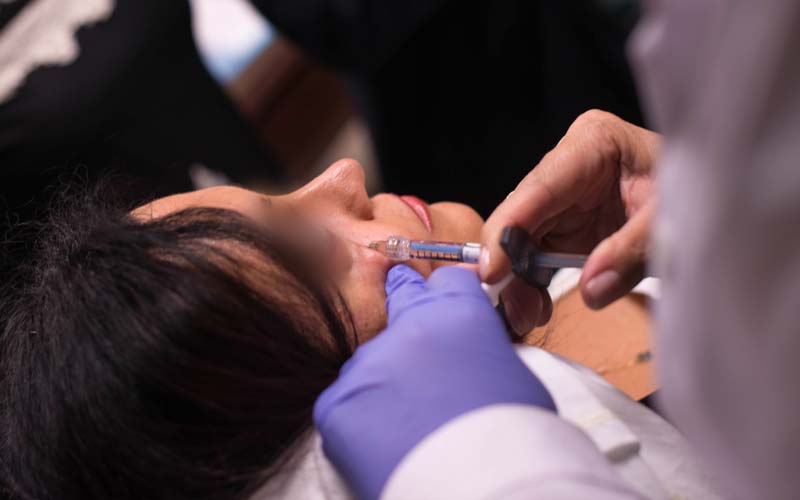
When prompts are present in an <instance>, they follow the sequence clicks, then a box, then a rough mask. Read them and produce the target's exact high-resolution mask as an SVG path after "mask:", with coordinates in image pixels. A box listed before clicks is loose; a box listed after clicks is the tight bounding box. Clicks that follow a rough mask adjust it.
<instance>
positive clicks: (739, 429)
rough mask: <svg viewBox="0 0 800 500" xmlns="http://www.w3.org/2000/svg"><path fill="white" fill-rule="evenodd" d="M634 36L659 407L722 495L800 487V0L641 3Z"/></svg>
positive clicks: (765, 494)
mask: <svg viewBox="0 0 800 500" xmlns="http://www.w3.org/2000/svg"><path fill="white" fill-rule="evenodd" d="M650 5H651V7H653V8H652V10H651V11H650V13H649V15H648V16H647V17H646V18H645V20H644V22H643V24H642V26H641V28H640V30H639V32H638V34H637V35H636V36H635V38H634V40H635V42H634V45H633V48H634V51H633V55H634V57H635V59H636V62H637V66H638V70H639V76H640V82H641V83H642V84H643V86H642V87H643V88H642V95H643V96H645V97H646V99H647V101H648V109H649V111H650V112H651V116H652V117H653V118H654V119H655V123H656V125H657V126H658V128H659V129H660V130H661V131H663V132H665V143H664V157H663V160H662V163H661V165H660V166H659V175H660V177H661V179H660V189H661V192H660V195H661V198H660V214H659V220H658V223H657V227H656V237H655V241H654V243H655V250H656V254H657V255H656V274H657V275H659V276H660V277H661V278H662V300H661V302H660V304H659V309H658V310H657V314H656V328H657V330H656V331H657V343H658V351H657V356H658V358H659V360H660V362H659V366H660V369H661V380H662V383H663V395H662V397H663V399H662V402H663V404H664V408H665V409H666V410H667V411H668V412H669V413H671V414H672V417H673V420H674V421H675V422H676V423H677V424H678V426H679V427H680V428H681V429H682V430H683V431H684V432H685V433H686V434H687V435H688V437H689V439H690V441H692V442H693V443H695V444H696V445H697V446H698V447H699V448H700V450H701V451H702V452H704V453H705V454H706V457H707V458H708V459H709V460H708V461H709V463H711V464H713V465H714V466H715V467H716V468H717V469H718V470H717V472H718V473H719V475H720V477H722V478H723V479H724V480H725V482H726V483H728V486H729V487H730V494H731V497H736V498H776V499H777V498H796V496H797V492H798V491H800V474H798V473H797V467H798V464H800V425H798V422H800V417H798V415H800V384H799V383H798V381H800V56H799V54H800V2H797V1H786V0H759V1H757V2H746V1H740V2H730V1H724V0H717V1H708V2H705V1H704V2H700V1H698V0H670V1H661V2H652V3H651V4H650Z"/></svg>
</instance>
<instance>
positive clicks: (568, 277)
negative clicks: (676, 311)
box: [547, 268, 661, 302]
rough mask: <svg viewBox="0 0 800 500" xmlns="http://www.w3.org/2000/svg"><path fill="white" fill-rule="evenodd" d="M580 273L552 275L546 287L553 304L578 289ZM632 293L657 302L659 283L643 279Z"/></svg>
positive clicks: (560, 272) (571, 272)
mask: <svg viewBox="0 0 800 500" xmlns="http://www.w3.org/2000/svg"><path fill="white" fill-rule="evenodd" d="M582 272H583V270H582V269H574V268H569V269H559V270H558V272H556V274H555V275H553V279H552V280H551V281H550V286H548V287H547V292H548V293H549V294H550V297H551V298H552V299H553V302H555V301H557V300H558V299H560V298H561V297H563V296H564V295H566V294H568V293H569V292H571V291H572V290H574V289H575V288H577V287H578V282H579V281H580V279H581V273H582ZM632 293H638V294H641V295H644V296H646V297H649V298H651V299H654V300H658V298H659V297H660V296H661V283H660V282H659V280H658V278H652V277H651V278H645V279H643V280H642V281H640V282H639V284H638V285H636V287H635V288H634V289H633V290H632Z"/></svg>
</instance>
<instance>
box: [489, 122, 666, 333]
mask: <svg viewBox="0 0 800 500" xmlns="http://www.w3.org/2000/svg"><path fill="white" fill-rule="evenodd" d="M660 144H661V138H660V137H659V136H658V135H657V134H655V133H653V132H650V131H648V130H645V129H642V128H639V127H637V126H635V125H632V124H630V123H627V122H625V121H623V120H622V119H620V118H618V117H616V116H614V115H612V114H610V113H604V112H601V111H590V112H587V113H584V114H583V115H581V116H580V117H579V118H578V119H577V120H575V123H573V125H572V126H571V127H570V129H569V131H567V134H566V135H565V136H564V138H563V139H562V140H561V142H559V143H558V145H557V146H556V148H555V149H553V150H552V151H551V152H549V153H548V154H547V155H546V156H545V157H544V158H543V159H542V161H541V162H540V163H539V165H537V166H536V168H535V169H533V171H532V172H531V173H530V174H528V175H527V176H526V177H525V179H523V180H522V182H520V184H519V185H518V186H517V188H516V189H515V190H514V192H513V193H512V194H511V195H509V197H508V198H507V199H506V200H505V201H504V202H503V203H501V204H500V205H499V206H498V207H497V209H495V211H494V213H492V215H491V216H490V217H489V219H488V220H487V221H486V224H484V226H483V230H482V234H481V244H482V245H483V248H484V251H483V253H482V254H481V266H480V275H481V278H482V279H483V280H484V281H486V282H487V283H495V282H497V281H499V280H500V279H502V277H503V276H505V275H506V274H508V272H509V270H510V263H509V262H508V259H507V258H506V255H505V253H504V252H503V250H502V249H501V248H500V234H501V233H502V231H503V229H504V228H505V227H507V226H520V227H523V228H525V229H526V230H527V231H528V232H529V233H530V234H532V235H533V236H534V238H535V239H536V240H537V242H538V244H539V247H540V248H541V249H542V250H548V251H556V252H569V253H589V252H591V254H590V255H589V260H588V261H587V262H586V265H585V266H584V269H583V273H582V274H581V282H580V289H581V294H582V295H583V298H584V301H585V302H586V304H587V305H588V306H589V307H592V308H595V309H599V308H601V307H605V306H606V305H608V304H610V303H611V302H613V301H615V300H617V299H618V298H620V297H622V296H623V295H625V294H626V293H628V292H629V291H630V290H631V289H632V288H633V287H634V286H636V285H637V284H638V283H639V281H641V280H642V278H643V277H644V272H645V264H646V261H647V257H648V243H649V241H650V225H651V220H652V218H653V216H654V213H655V206H656V199H655V198H656V196H655V178H654V175H653V165H654V163H655V161H656V158H657V156H658V149H659V147H660ZM502 298H503V303H504V306H505V310H506V316H507V317H508V319H509V322H510V323H511V324H512V326H513V327H514V330H516V331H517V333H528V332H529V331H530V330H531V329H532V328H533V327H534V326H536V325H541V324H544V323H545V322H546V321H547V320H548V319H549V317H550V313H551V310H552V304H551V303H550V298H549V297H548V296H547V292H546V291H544V290H541V291H540V290H536V289H533V288H531V287H528V286H525V285H524V284H522V283H521V282H520V281H518V280H517V281H514V282H512V283H511V285H509V287H508V288H506V290H505V291H504V292H503V294H502Z"/></svg>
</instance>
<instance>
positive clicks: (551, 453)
mask: <svg viewBox="0 0 800 500" xmlns="http://www.w3.org/2000/svg"><path fill="white" fill-rule="evenodd" d="M518 352H519V355H520V357H521V359H522V360H523V361H524V362H525V363H526V365H527V366H528V367H529V368H531V370H532V371H533V372H534V373H536V375H537V377H539V378H540V380H542V383H543V384H544V385H545V386H546V387H547V388H548V390H549V391H550V393H551V394H552V396H553V398H554V400H555V402H556V405H557V406H558V408H559V414H560V416H559V418H556V417H555V416H553V415H551V414H548V413H545V412H543V411H541V410H538V409H535V408H520V407H508V406H506V407H503V408H498V407H492V408H486V409H482V410H478V411H476V412H473V413H471V414H469V415H468V416H465V417H464V418H462V419H457V420H456V421H454V422H451V423H450V424H447V425H445V426H443V427H442V428H441V429H439V430H437V431H436V432H435V433H433V434H432V435H430V436H428V438H426V439H425V440H424V441H423V443H421V444H420V446H419V447H418V448H416V449H415V450H414V451H412V455H413V456H412V455H409V457H407V458H406V460H404V461H403V463H402V465H401V467H399V468H398V469H397V471H396V472H395V474H394V475H393V476H392V478H391V479H390V482H391V487H390V488H387V490H386V494H385V498H403V499H407V498H420V497H418V496H417V494H418V493H419V494H421V492H426V495H427V496H423V497H422V498H437V496H436V495H437V494H438V498H470V497H469V496H462V495H460V494H455V493H454V492H455V491H456V490H455V488H461V487H465V488H467V489H468V491H472V492H477V491H480V488H481V487H483V488H489V487H490V486H491V484H495V485H499V486H503V487H505V486H507V487H509V488H510V489H508V490H505V489H504V490H503V491H502V494H501V493H500V492H499V490H495V491H496V492H497V495H499V496H500V497H502V498H513V497H514V495H513V494H512V492H513V491H515V489H518V490H517V491H516V493H515V494H520V495H521V494H523V493H525V494H527V493H526V492H528V493H529V492H530V491H535V492H536V494H537V495H540V498H595V496H592V495H590V492H591V493H592V494H595V493H596V494H598V495H599V494H600V492H604V493H603V494H606V495H611V497H612V498H618V497H620V495H622V498H625V495H627V496H631V495H634V493H632V492H637V493H638V494H640V495H642V496H644V497H645V498H650V499H658V498H691V499H695V498H703V499H715V498H719V497H718V496H716V495H715V494H714V493H713V489H712V488H711V486H709V484H710V481H709V480H708V477H707V475H706V474H705V472H704V470H705V469H704V467H703V466H702V464H700V463H699V462H698V461H697V460H696V459H695V458H694V457H693V455H692V452H691V449H690V447H689V445H688V444H687V443H686V441H685V440H684V439H683V438H682V437H681V436H680V434H678V433H677V432H676V431H675V429H674V428H672V427H671V426H670V425H669V424H668V423H666V422H665V421H663V420H662V419H661V418H660V417H658V416H657V415H656V414H654V413H653V412H651V411H650V410H648V409H647V408H645V407H643V406H642V405H640V404H639V403H637V402H635V401H632V400H631V399H630V398H628V397H627V396H625V395H624V394H623V393H621V392H619V391H618V390H616V389H615V388H614V387H612V386H611V385H609V384H608V383H606V382H605V381H604V380H603V379H602V378H600V377H598V376H597V375H595V374H594V373H592V372H591V371H589V370H588V369H585V368H582V367H580V366H579V365H576V364H573V363H570V362H568V361H565V360H563V359H561V358H558V357H556V356H553V355H552V354H549V353H547V352H545V351H542V350H540V349H537V348H534V347H521V348H519V349H518ZM467 417H468V418H467ZM476 429H477V430H476ZM500 431H503V434H502V436H501V435H499V434H496V433H497V432H500ZM580 431H583V432H580ZM476 440H477V441H476ZM523 442H526V443H528V446H521V445H520V443H523ZM534 443H538V444H534ZM462 449H464V450H465V451H464V452H463V453H462V452H459V450H462ZM476 449H480V450H482V451H481V452H480V453H476V452H475V450H476ZM296 453H297V462H296V464H297V465H294V466H292V467H290V468H288V469H287V472H286V473H285V474H284V475H283V476H281V477H279V478H276V479H275V480H273V481H271V482H270V483H269V484H267V485H266V486H265V487H264V488H263V489H262V490H261V491H260V492H259V493H258V494H257V495H255V496H254V497H253V499H254V500H264V499H267V498H278V499H294V498H308V499H311V500H317V499H319V500H322V499H329V500H340V499H344V498H350V496H349V493H348V492H347V489H346V487H345V485H344V484H343V483H342V481H341V479H340V478H339V477H338V475H337V474H336V472H335V471H334V469H333V467H332V466H331V464H330V463H329V462H328V461H327V459H326V458H325V456H324V454H323V453H322V450H321V443H320V438H319V436H318V435H316V434H314V435H313V436H311V437H310V438H309V439H308V441H307V442H306V443H304V444H303V445H302V446H301V447H299V448H298V450H297V452H296ZM456 460H460V461H461V462H459V463H456ZM487 467H491V473H488V472H487V470H488V469H487ZM615 470H616V473H615V472H614V471H615ZM545 471H556V473H555V475H551V476H548V477H549V478H550V479H548V480H547V481H543V480H542V475H543V474H544V472H545ZM531 478H536V479H535V480H532V479H531ZM510 479H519V480H520V481H519V482H518V483H517V482H514V484H513V485H509V480H510ZM490 483H491V484H490ZM620 485H625V486H620ZM419 488H422V489H419ZM437 488H440V489H438V490H437ZM519 488H521V489H519ZM530 488H536V489H535V490H530ZM626 488H629V490H628V492H627V493H625V494H623V491H625V489H626ZM458 491H459V492H460V491H461V490H458ZM473 495H474V493H473ZM497 495H495V496H497ZM570 495H572V496H570ZM576 495H577V496H576ZM472 498H475V497H474V496H473V497H472ZM596 498H602V497H596Z"/></svg>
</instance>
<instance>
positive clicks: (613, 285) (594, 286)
mask: <svg viewBox="0 0 800 500" xmlns="http://www.w3.org/2000/svg"><path fill="white" fill-rule="evenodd" d="M621 290H622V276H620V274H619V273H618V272H617V271H614V270H609V271H603V272H602V273H600V274H598V275H597V276H595V277H594V278H592V279H591V280H590V281H589V283H587V284H586V302H587V305H588V306H589V307H591V308H592V309H600V308H601V307H603V306H605V305H606V304H608V303H609V302H611V301H612V300H614V299H615V298H617V296H618V295H619V294H620V291H621Z"/></svg>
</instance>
